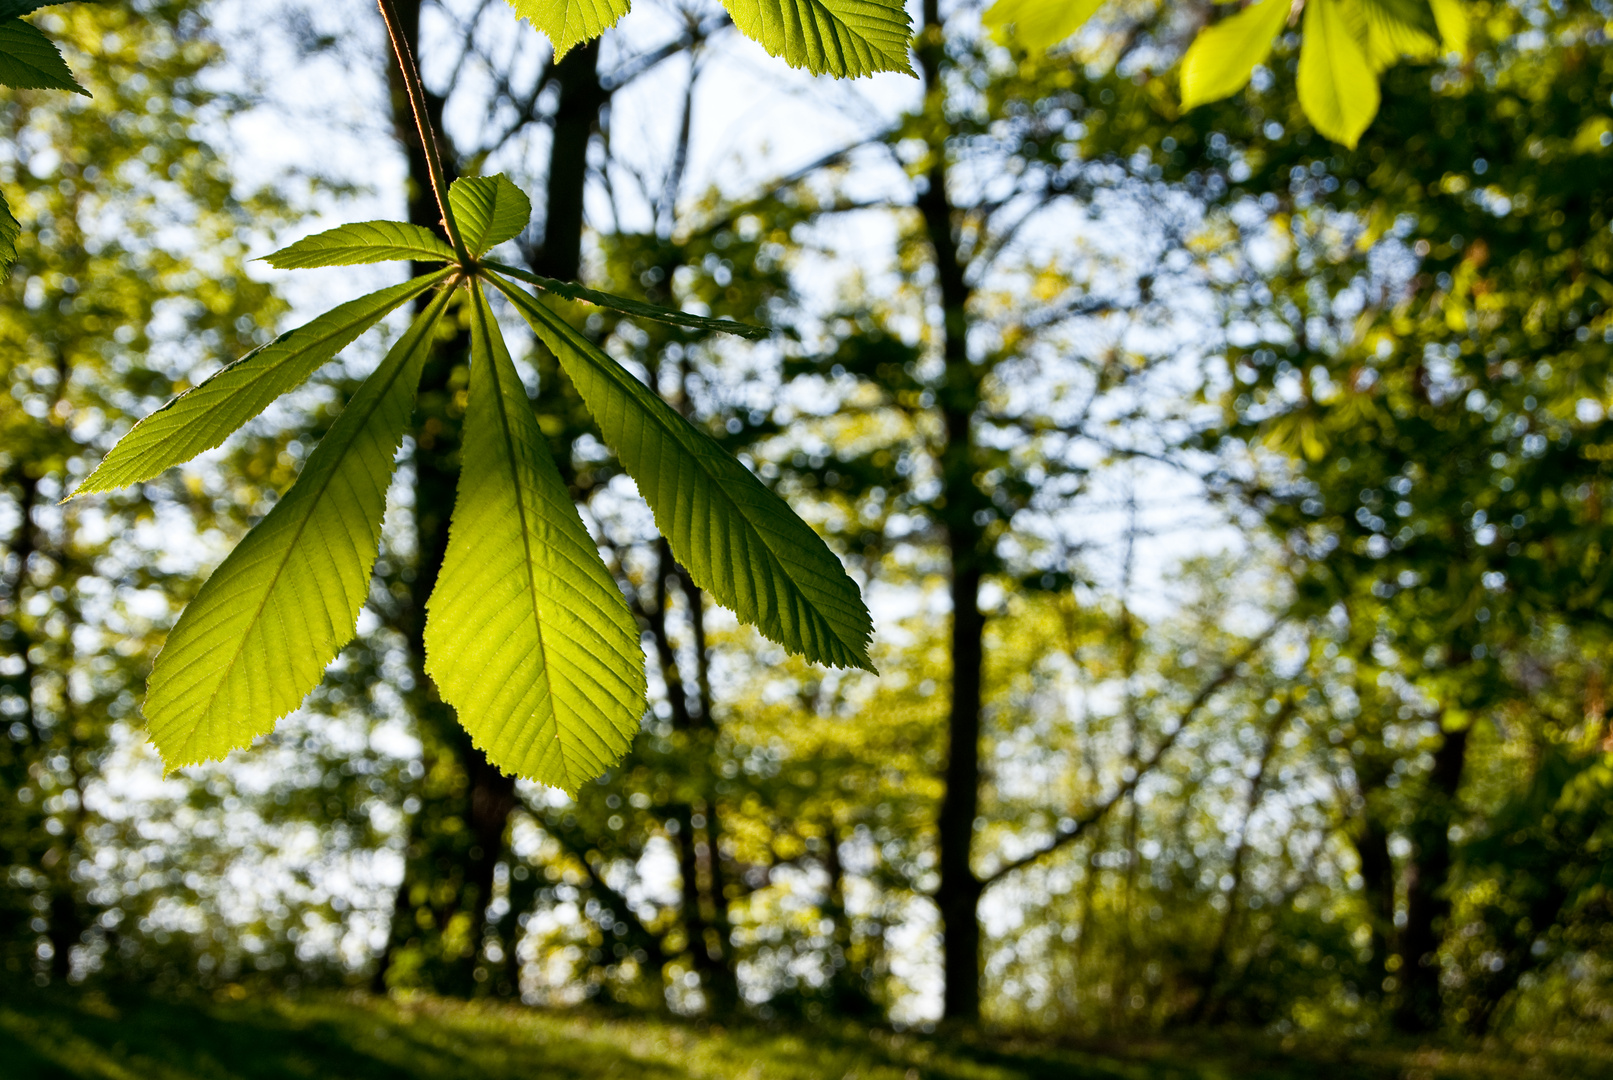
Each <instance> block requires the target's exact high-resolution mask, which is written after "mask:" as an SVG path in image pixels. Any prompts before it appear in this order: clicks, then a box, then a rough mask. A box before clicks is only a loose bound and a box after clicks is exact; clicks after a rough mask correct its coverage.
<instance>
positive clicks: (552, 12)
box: [510, 0, 628, 64]
mask: <svg viewBox="0 0 1613 1080" xmlns="http://www.w3.org/2000/svg"><path fill="white" fill-rule="evenodd" d="M510 6H511V7H512V8H514V9H515V13H516V14H517V15H519V16H520V17H521V18H523V19H526V20H527V21H528V22H530V23H531V24H532V25H533V26H535V27H537V29H538V30H540V31H542V33H543V34H544V36H545V37H547V38H548V39H549V41H550V43H551V44H552V45H553V46H554V62H555V63H557V64H558V63H559V62H560V60H561V58H563V57H564V56H565V55H566V54H567V53H568V52H570V51H571V50H572V49H573V48H575V47H576V46H578V45H581V44H582V43H583V42H585V41H590V40H592V39H594V38H596V37H598V36H599V35H600V34H603V33H604V32H605V31H606V30H608V29H610V28H611V27H613V26H615V25H616V22H617V20H618V19H620V18H621V17H622V16H623V15H626V14H627V9H628V0H510Z"/></svg>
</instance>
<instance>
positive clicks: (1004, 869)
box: [980, 615, 1287, 889]
mask: <svg viewBox="0 0 1613 1080" xmlns="http://www.w3.org/2000/svg"><path fill="white" fill-rule="evenodd" d="M1286 621H1287V616H1286V615H1285V616H1283V617H1282V618H1279V619H1277V620H1275V621H1274V622H1273V623H1272V624H1271V625H1270V626H1268V627H1266V629H1265V630H1264V631H1262V632H1261V634H1260V636H1259V637H1257V638H1255V639H1254V640H1253V641H1251V642H1250V643H1249V644H1248V645H1246V646H1245V647H1244V649H1243V651H1242V652H1240V653H1239V654H1238V655H1237V656H1236V657H1234V658H1233V659H1232V660H1231V661H1229V662H1228V663H1227V664H1226V666H1224V667H1223V668H1222V669H1221V670H1220V671H1219V672H1218V673H1217V674H1216V676H1215V678H1213V679H1211V680H1210V681H1209V682H1207V683H1205V684H1204V686H1203V687H1202V688H1201V689H1200V690H1199V692H1198V694H1197V695H1196V696H1194V698H1193V700H1192V701H1191V702H1189V703H1188V706H1187V708H1186V709H1185V710H1183V712H1182V715H1181V718H1180V719H1179V720H1178V721H1177V724H1176V729H1175V730H1174V731H1172V732H1171V733H1170V734H1169V735H1167V736H1165V739H1164V741H1163V742H1161V743H1160V744H1159V746H1158V747H1157V748H1156V749H1155V750H1154V752H1153V753H1152V754H1151V755H1149V757H1148V760H1146V761H1144V762H1141V763H1140V764H1139V765H1138V767H1137V769H1136V770H1135V772H1134V774H1133V775H1132V778H1131V779H1130V780H1127V781H1124V782H1123V783H1121V785H1120V786H1119V787H1118V788H1116V789H1115V790H1114V791H1113V792H1112V793H1111V794H1110V795H1109V797H1108V798H1107V799H1105V800H1104V801H1103V802H1100V803H1098V804H1096V805H1095V806H1091V807H1089V808H1087V810H1086V812H1085V813H1083V814H1081V815H1080V816H1079V817H1077V818H1075V819H1074V820H1073V821H1071V822H1070V823H1069V824H1067V825H1062V826H1060V827H1059V830H1058V832H1056V833H1055V834H1054V836H1053V839H1051V840H1049V841H1048V842H1047V843H1045V844H1043V845H1042V846H1041V847H1039V848H1037V849H1036V850H1035V851H1032V852H1030V853H1029V854H1027V855H1022V856H1020V857H1019V858H1017V859H1013V860H1011V861H1009V862H1006V863H1004V864H1003V865H1001V866H999V867H998V868H997V869H996V870H993V871H992V872H991V873H989V874H986V875H985V876H984V877H982V878H981V879H980V884H981V888H982V889H989V888H991V887H992V886H993V885H995V884H997V882H999V881H1001V880H1002V879H1003V878H1005V877H1007V876H1008V875H1009V874H1012V873H1013V872H1014V871H1016V870H1023V869H1024V868H1025V867H1027V866H1029V865H1031V864H1032V863H1034V862H1038V861H1040V860H1041V859H1043V858H1046V857H1047V856H1048V855H1051V854H1053V852H1055V851H1058V850H1060V849H1061V848H1064V847H1067V846H1069V845H1070V844H1073V843H1075V841H1076V840H1079V839H1080V838H1081V837H1082V836H1084V835H1085V834H1086V830H1087V829H1089V828H1091V827H1092V826H1093V825H1095V824H1097V823H1098V822H1099V821H1101V820H1102V819H1103V816H1104V815H1105V814H1107V813H1108V812H1109V811H1110V809H1111V808H1113V807H1114V806H1115V804H1116V803H1118V802H1120V800H1121V799H1124V798H1125V797H1126V796H1127V795H1130V794H1131V793H1132V792H1133V791H1135V790H1136V788H1137V785H1138V784H1140V783H1142V781H1143V777H1145V776H1147V775H1148V774H1149V773H1150V772H1152V771H1153V769H1154V768H1155V767H1156V766H1157V765H1158V764H1159V762H1160V760H1161V759H1162V758H1163V757H1164V756H1165V755H1166V754H1167V753H1169V752H1170V749H1171V747H1172V746H1175V745H1176V740H1177V738H1178V737H1179V736H1180V735H1181V734H1182V732H1183V731H1185V730H1187V725H1188V724H1190V723H1192V722H1193V719H1194V717H1196V716H1197V715H1198V713H1199V712H1200V710H1202V709H1203V708H1204V706H1205V705H1207V704H1209V701H1210V698H1211V697H1213V696H1214V695H1215V692H1216V691H1217V690H1220V689H1221V688H1222V687H1223V686H1225V685H1226V684H1227V683H1229V682H1231V681H1232V679H1233V677H1234V676H1235V675H1237V673H1238V668H1240V667H1242V666H1243V664H1244V662H1245V661H1247V660H1248V659H1249V658H1250V657H1252V656H1254V655H1255V653H1257V652H1259V651H1260V650H1261V649H1262V648H1263V647H1264V646H1265V644H1266V642H1267V641H1269V640H1271V636H1272V635H1273V634H1275V633H1276V632H1277V630H1278V628H1279V627H1281V626H1282V625H1283V623H1284V622H1286Z"/></svg>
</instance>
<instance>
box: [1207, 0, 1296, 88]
mask: <svg viewBox="0 0 1613 1080" xmlns="http://www.w3.org/2000/svg"><path fill="white" fill-rule="evenodd" d="M1290 10H1291V5H1290V3H1289V0H1260V2H1259V3H1256V4H1251V5H1250V6H1249V7H1246V8H1244V9H1243V10H1242V11H1240V12H1238V13H1237V14H1235V15H1231V16H1228V17H1227V18H1225V19H1222V20H1221V21H1220V22H1218V23H1216V24H1215V25H1214V26H1211V27H1209V28H1208V29H1205V30H1202V31H1200V32H1199V36H1198V37H1196V38H1194V39H1193V44H1192V45H1190V46H1188V49H1187V53H1186V54H1185V55H1184V56H1183V57H1182V108H1183V109H1191V108H1195V107H1196V106H1199V105H1204V104H1206V103H1208V102H1211V101H1220V100H1221V99H1222V98H1225V97H1230V96H1232V95H1233V94H1235V93H1237V92H1238V91H1239V90H1242V89H1243V88H1244V87H1245V86H1247V85H1248V83H1249V78H1250V76H1252V75H1253V74H1254V70H1255V65H1256V64H1260V63H1264V62H1265V59H1266V57H1267V56H1269V55H1271V46H1272V42H1273V39H1275V38H1276V36H1277V34H1278V33H1279V32H1281V30H1282V28H1283V23H1284V22H1286V21H1287V19H1288V13H1289V11H1290Z"/></svg>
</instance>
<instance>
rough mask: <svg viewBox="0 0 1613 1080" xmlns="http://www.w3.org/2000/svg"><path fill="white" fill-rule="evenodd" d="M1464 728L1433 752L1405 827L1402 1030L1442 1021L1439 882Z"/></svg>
mask: <svg viewBox="0 0 1613 1080" xmlns="http://www.w3.org/2000/svg"><path fill="white" fill-rule="evenodd" d="M1467 734H1468V733H1467V730H1466V729H1465V728H1464V729H1463V730H1461V731H1452V732H1448V733H1447V734H1446V735H1445V741H1444V743H1443V744H1441V746H1440V748H1439V749H1438V750H1436V751H1434V768H1433V771H1432V772H1431V773H1430V774H1429V777H1428V788H1427V791H1426V793H1425V794H1424V797H1423V804H1422V806H1421V807H1420V808H1419V811H1418V814H1417V817H1416V819H1415V821H1414V823H1413V826H1412V829H1411V830H1410V831H1411V836H1410V840H1411V847H1412V850H1411V856H1410V858H1409V859H1408V860H1407V862H1406V867H1405V883H1406V925H1405V928H1404V929H1403V930H1402V931H1401V933H1400V941H1399V946H1400V947H1399V953H1400V962H1401V968H1400V981H1401V983H1400V999H1399V1001H1398V1003H1397V1004H1396V1007H1395V1014H1394V1020H1395V1025H1396V1026H1397V1027H1399V1028H1400V1029H1401V1030H1402V1031H1406V1032H1413V1033H1423V1032H1429V1031H1433V1030H1435V1029H1437V1028H1438V1027H1439V1025H1440V1022H1441V1020H1442V1018H1443V1017H1442V1009H1441V1001H1440V997H1441V995H1440V988H1439V983H1440V969H1439V945H1440V937H1441V934H1442V933H1443V932H1444V929H1445V923H1446V921H1447V919H1448V918H1449V916H1450V911H1451V901H1450V897H1449V896H1447V895H1446V893H1445V887H1446V885H1447V883H1448V880H1449V878H1450V871H1451V854H1452V853H1451V841H1450V827H1451V824H1452V822H1453V821H1454V819H1455V811H1456V793H1457V791H1458V789H1459V788H1460V787H1461V783H1462V770H1463V767H1464V766H1465V765H1466V763H1467Z"/></svg>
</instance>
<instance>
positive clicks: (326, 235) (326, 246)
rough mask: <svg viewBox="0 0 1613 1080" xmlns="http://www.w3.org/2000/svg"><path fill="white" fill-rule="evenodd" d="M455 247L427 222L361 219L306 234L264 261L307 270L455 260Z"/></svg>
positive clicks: (274, 265)
mask: <svg viewBox="0 0 1613 1080" xmlns="http://www.w3.org/2000/svg"><path fill="white" fill-rule="evenodd" d="M457 258H458V257H457V256H456V255H455V254H454V249H453V248H451V247H449V246H448V244H447V243H446V242H445V241H444V240H443V239H442V238H441V237H440V236H438V235H437V234H436V233H434V232H432V231H431V230H430V229H428V228H426V227H425V226H423V225H411V224H409V223H408V222H406V221H360V222H357V223H355V224H352V225H338V226H337V227H336V228H334V229H327V230H325V231H324V232H322V233H315V234H314V235H313V236H305V237H303V238H302V239H301V240H298V241H297V242H296V243H295V244H292V245H291V246H290V247H286V248H281V249H280V250H279V251H276V252H274V253H273V254H270V255H265V256H264V257H263V261H264V262H266V263H268V264H269V265H270V266H273V267H275V268H276V269H279V270H305V269H308V268H309V267H314V266H358V265H361V264H363V263H378V262H392V261H394V260H400V259H412V260H414V261H416V262H455V261H457Z"/></svg>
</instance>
